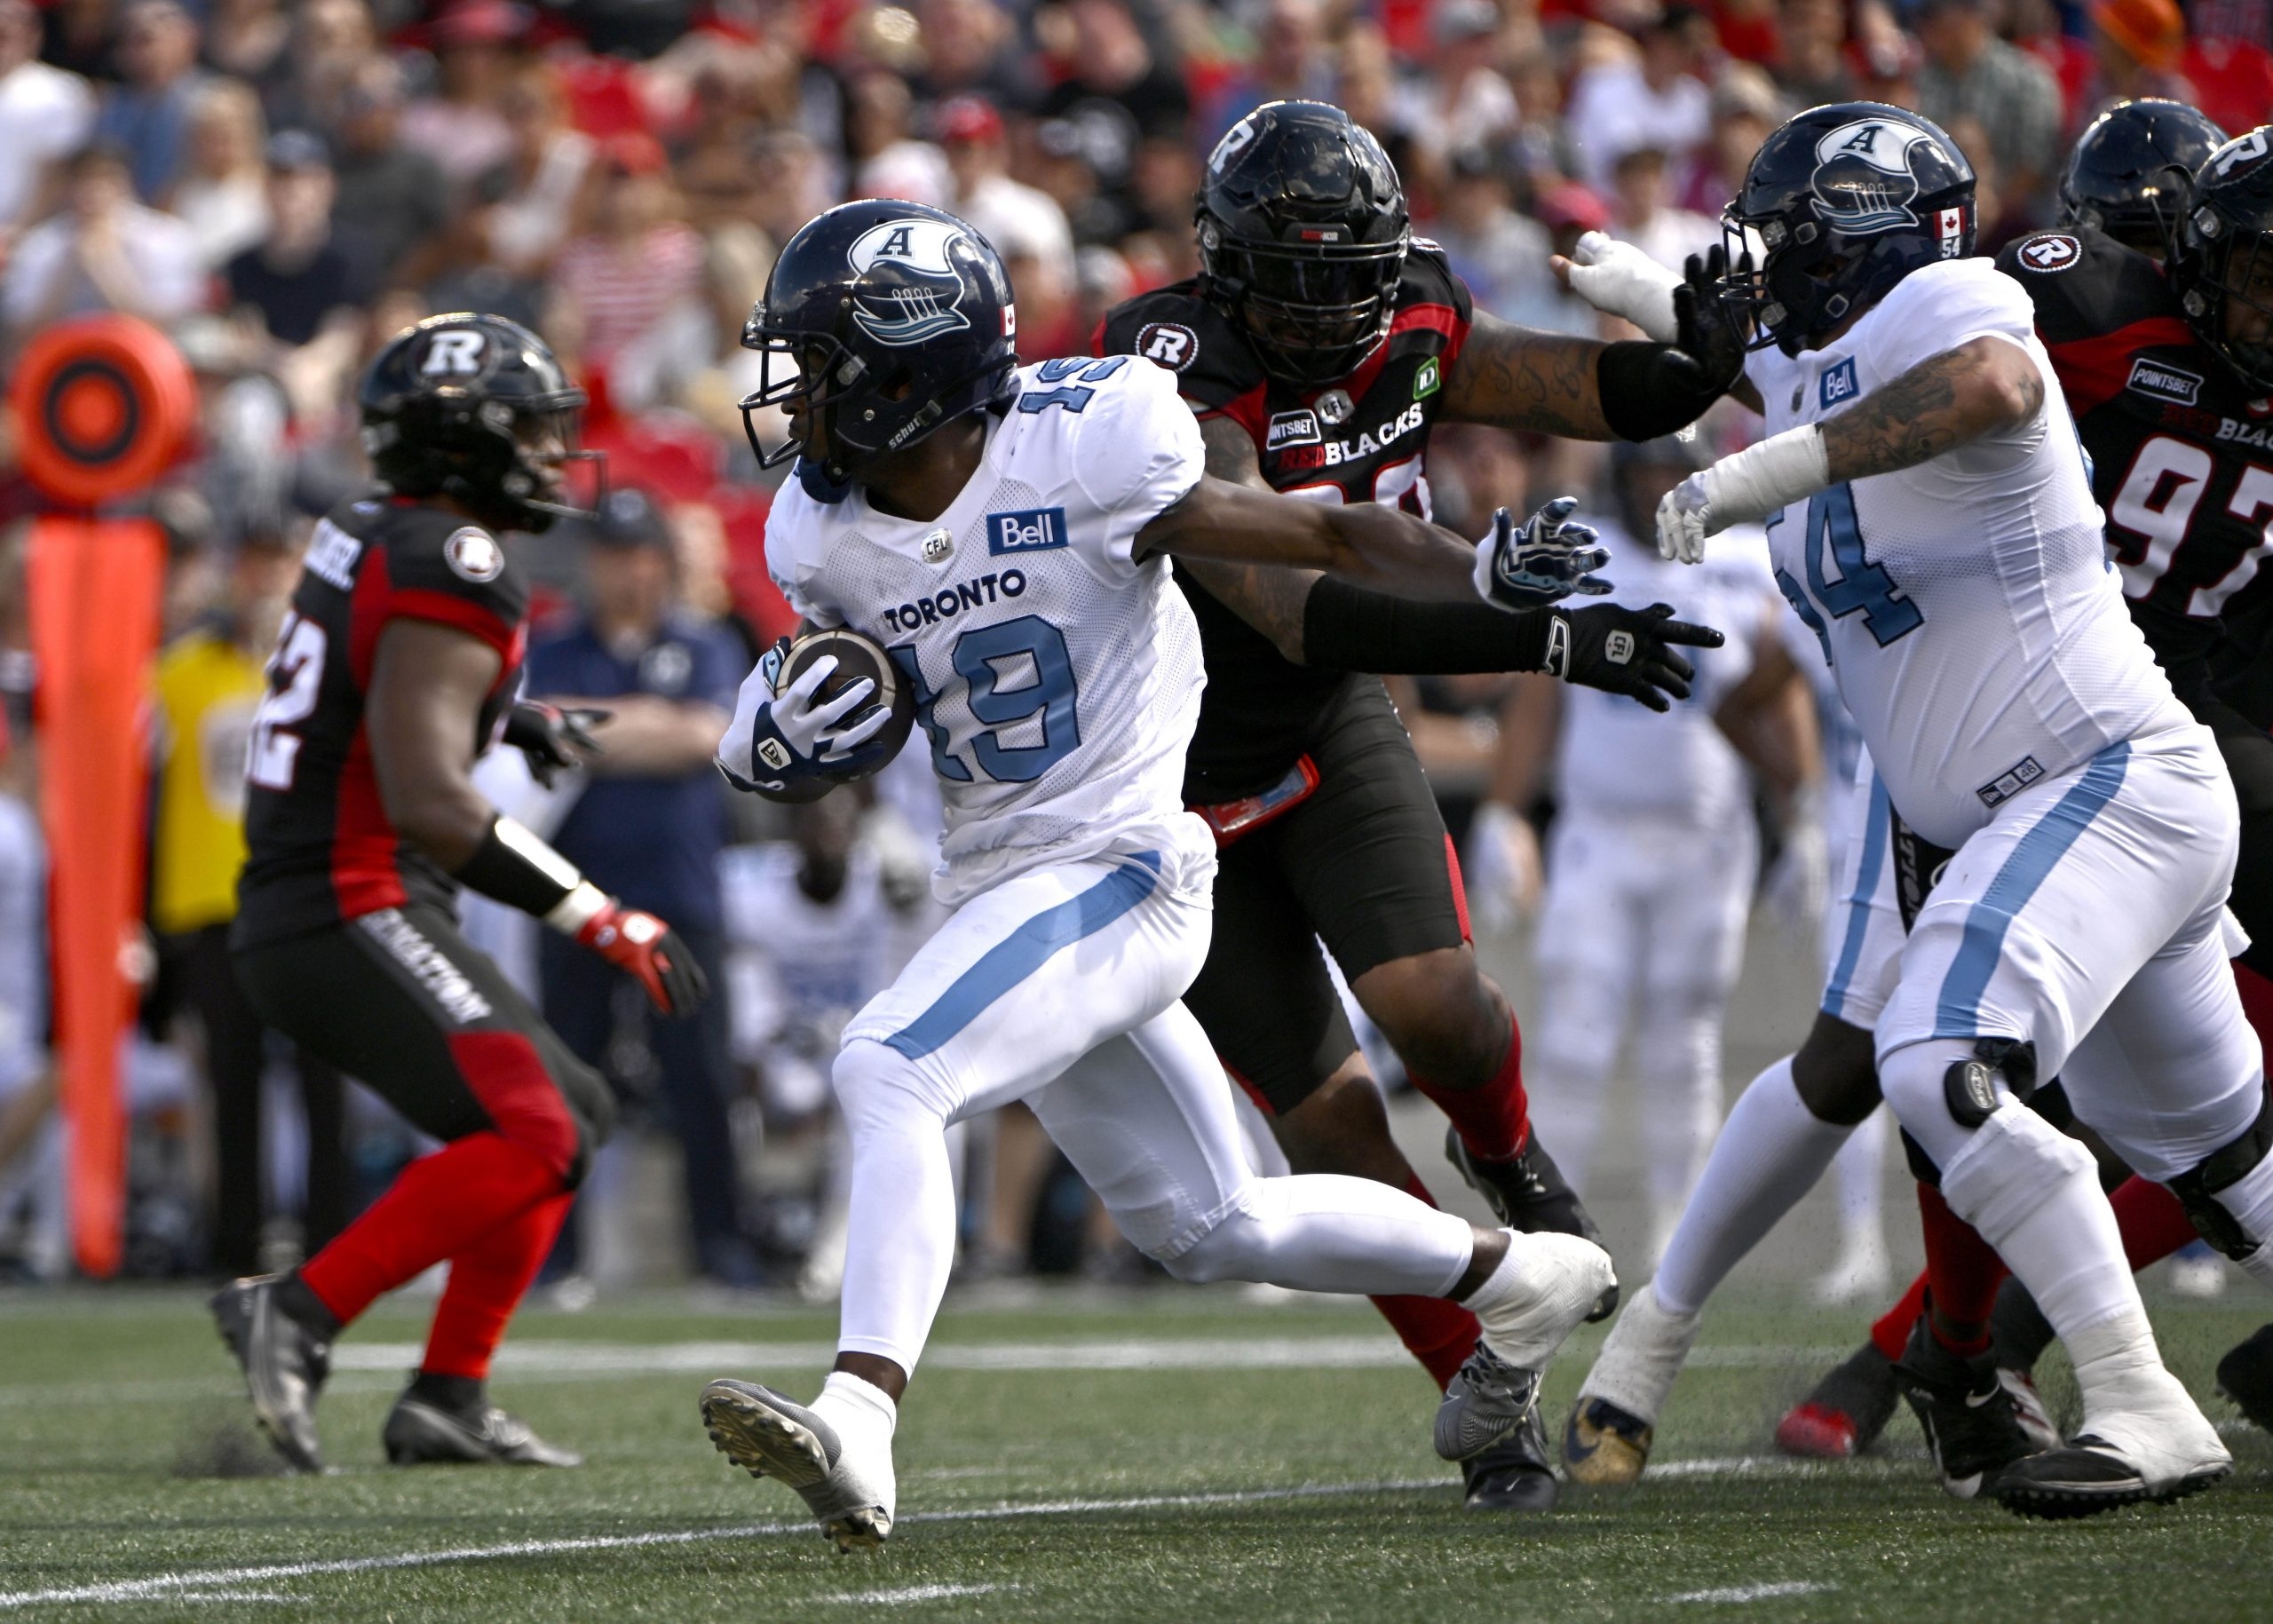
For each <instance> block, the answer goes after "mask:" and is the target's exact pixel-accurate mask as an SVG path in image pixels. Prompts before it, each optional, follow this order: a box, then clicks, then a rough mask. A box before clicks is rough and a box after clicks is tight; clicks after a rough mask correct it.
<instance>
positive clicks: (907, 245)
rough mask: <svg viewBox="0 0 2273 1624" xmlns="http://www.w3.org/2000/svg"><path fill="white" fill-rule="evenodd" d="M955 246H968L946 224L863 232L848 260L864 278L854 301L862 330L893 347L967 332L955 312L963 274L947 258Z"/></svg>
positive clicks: (899, 223) (891, 225)
mask: <svg viewBox="0 0 2273 1624" xmlns="http://www.w3.org/2000/svg"><path fill="white" fill-rule="evenodd" d="M958 242H961V243H962V244H964V245H965V246H966V247H970V246H971V244H970V238H969V237H968V236H966V235H965V234H964V233H963V231H962V228H961V227H960V226H956V225H955V224H954V222H953V221H949V220H926V219H915V218H910V219H904V220H887V221H885V222H884V223H883V225H881V226H871V227H869V229H867V231H865V232H862V233H861V234H860V235H859V238H858V239H856V240H855V241H854V242H853V244H852V247H851V250H850V251H849V252H848V253H847V255H846V257H847V258H849V259H851V262H852V268H853V269H854V270H855V271H857V272H859V273H860V275H861V276H862V277H863V278H864V279H866V285H865V286H863V287H861V288H859V289H857V290H856V291H855V292H854V294H853V296H852V297H853V311H852V319H853V320H854V321H857V322H859V324H860V330H861V331H863V332H865V333H867V335H868V337H871V338H874V339H875V341H876V342H877V343H878V344H883V345H892V346H894V347H895V348H897V347H899V346H901V345H912V344H922V343H923V342H924V340H926V339H929V338H936V337H939V335H940V334H942V333H951V332H954V330H955V329H958V328H965V327H969V326H970V321H969V319H968V318H966V317H965V316H964V315H963V313H962V311H961V310H959V309H958V308H956V306H957V305H959V304H960V303H961V302H962V272H961V271H960V270H958V269H957V268H956V266H955V264H954V260H952V259H951V258H949V257H948V254H949V251H950V250H952V249H953V248H954V245H955V244H956V243H958Z"/></svg>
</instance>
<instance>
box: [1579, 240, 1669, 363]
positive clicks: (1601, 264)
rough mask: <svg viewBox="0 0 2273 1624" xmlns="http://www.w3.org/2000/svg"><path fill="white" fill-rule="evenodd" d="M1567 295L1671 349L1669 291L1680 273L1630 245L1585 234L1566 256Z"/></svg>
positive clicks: (1629, 243)
mask: <svg viewBox="0 0 2273 1624" xmlns="http://www.w3.org/2000/svg"><path fill="white" fill-rule="evenodd" d="M1570 277H1571V291H1572V292H1573V293H1575V294H1577V295H1578V296H1579V297H1580V298H1582V299H1584V300H1586V302H1587V303H1588V304H1589V305H1593V306H1594V307H1595V308H1596V310H1599V311H1603V312H1604V313H1607V314H1610V315H1613V316H1623V317H1624V318H1625V319H1626V320H1627V321H1631V322H1632V323H1633V324H1634V325H1635V326H1636V327H1638V328H1640V329H1642V330H1643V332H1645V333H1647V334H1649V336H1650V337H1651V338H1653V339H1655V340H1656V341H1657V342H1658V343H1659V344H1675V343H1678V342H1679V341H1680V338H1681V324H1680V322H1679V321H1677V320H1676V319H1675V315H1674V305H1673V290H1674V289H1675V288H1678V287H1680V286H1681V276H1680V273H1677V272H1674V271H1668V270H1667V269H1666V267H1665V266H1663V265H1659V263H1658V262H1657V261H1656V260H1654V259H1652V258H1651V257H1649V256H1648V255H1647V254H1645V253H1643V251H1642V250H1640V249H1638V248H1636V247H1635V246H1634V245H1633V244H1632V243H1631V242H1620V241H1619V240H1618V239H1617V238H1615V237H1612V236H1605V235H1604V234H1603V233H1601V232H1598V231H1590V232H1588V233H1587V234H1585V235H1584V236H1582V237H1580V239H1579V243H1578V246H1577V247H1576V248H1575V249H1573V250H1572V252H1571V272H1570Z"/></svg>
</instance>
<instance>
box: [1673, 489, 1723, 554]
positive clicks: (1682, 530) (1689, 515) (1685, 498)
mask: <svg viewBox="0 0 2273 1624" xmlns="http://www.w3.org/2000/svg"><path fill="white" fill-rule="evenodd" d="M1707 472H1710V470H1709V469H1708V470H1707ZM1725 528H1726V527H1725V526H1723V525H1720V524H1716V523H1715V522H1714V519H1713V504H1712V501H1711V499H1710V498H1709V497H1708V496H1707V495H1706V494H1705V475H1704V474H1701V473H1693V474H1691V475H1690V476H1689V478H1687V479H1683V481H1682V482H1681V483H1680V484H1678V485H1676V486H1675V487H1673V488H1672V489H1671V490H1669V491H1667V493H1666V494H1665V499H1664V500H1663V501H1661V502H1659V503H1658V557H1659V558H1667V559H1671V560H1673V561H1675V562H1676V563H1681V564H1699V563H1702V562H1703V561H1704V558H1705V538H1706V537H1707V536H1708V535H1713V534H1714V533H1715V532H1716V531H1719V530H1722V529H1725Z"/></svg>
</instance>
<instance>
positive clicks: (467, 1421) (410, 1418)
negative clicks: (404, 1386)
mask: <svg viewBox="0 0 2273 1624" xmlns="http://www.w3.org/2000/svg"><path fill="white" fill-rule="evenodd" d="M379 1439H380V1442H382V1443H384V1445H385V1446H386V1450H387V1459H388V1460H389V1461H391V1462H393V1463H394V1464H395V1465H397V1466H463V1465H472V1466H582V1464H583V1463H584V1457H583V1456H582V1455H580V1454H577V1453H576V1452H575V1451H574V1450H573V1449H561V1448H558V1447H556V1446H553V1445H551V1444H548V1443H546V1442H545V1441H544V1440H543V1438H539V1437H538V1436H537V1435H536V1434H535V1433H534V1432H532V1431H530V1430H528V1427H527V1424H526V1423H524V1422H519V1421H516V1420H514V1419H513V1417H511V1415H508V1414H505V1412H504V1411H503V1410H501V1409H498V1408H496V1407H495V1406H483V1407H482V1408H481V1409H480V1410H479V1411H478V1412H476V1413H475V1414H461V1413H459V1412H458V1411H455V1410H446V1409H444V1408H442V1407H441V1406H439V1405H432V1404H428V1403H427V1402H426V1401H425V1400H424V1399H423V1398H412V1397H411V1396H410V1395H409V1394H408V1393H405V1394H403V1396H402V1397H401V1398H398V1399H396V1400H395V1401H394V1408H393V1409H392V1410H390V1411H389V1412H388V1413H387V1424H386V1427H385V1429H384V1430H383V1431H381V1433H380V1434H379Z"/></svg>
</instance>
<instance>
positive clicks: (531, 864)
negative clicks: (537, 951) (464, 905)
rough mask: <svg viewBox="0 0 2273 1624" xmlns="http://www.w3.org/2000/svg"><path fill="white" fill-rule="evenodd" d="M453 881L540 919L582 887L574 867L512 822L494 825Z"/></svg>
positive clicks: (500, 821) (505, 820)
mask: <svg viewBox="0 0 2273 1624" xmlns="http://www.w3.org/2000/svg"><path fill="white" fill-rule="evenodd" d="M456 877H457V879H458V881H459V882H460V883H462V884H464V885H466V886H468V887H470V888H471V889H472V890H474V891H479V892H480V893H481V894H482V895H483V896H485V897H494V898H495V899H497V900H498V901H500V902H502V903H503V904H504V905H505V906H506V907H517V908H519V909H520V910H521V912H523V913H524V914H534V915H535V916H536V917H537V918H539V919H543V917H544V916H545V915H548V914H550V912H552V910H553V909H554V908H556V907H559V906H560V904H561V903H562V902H563V901H565V900H566V899H567V896H568V893H569V892H571V891H574V890H575V889H576V887H577V886H579V885H581V884H582V883H583V881H584V876H583V875H581V874H579V873H577V872H576V865H575V864H574V863H572V862H570V861H569V860H567V859H566V858H565V857H563V856H561V855H560V853H559V852H556V851H554V850H553V849H552V848H551V847H550V846H549V845H547V844H544V842H543V841H542V840H540V839H538V838H537V836H535V834H533V833H532V832H531V831H529V830H528V829H527V828H523V827H522V826H521V825H520V824H519V823H516V822H514V821H513V820H512V819H511V818H505V817H500V818H496V819H495V820H492V821H491V823H490V825H489V832H488V833H487V834H486V835H484V836H482V837H481V844H479V845H478V846H476V847H475V848H474V849H473V855H472V856H471V857H470V858H468V859H466V860H465V866H464V867H462V868H460V869H459V870H458V871H457V875H456Z"/></svg>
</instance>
